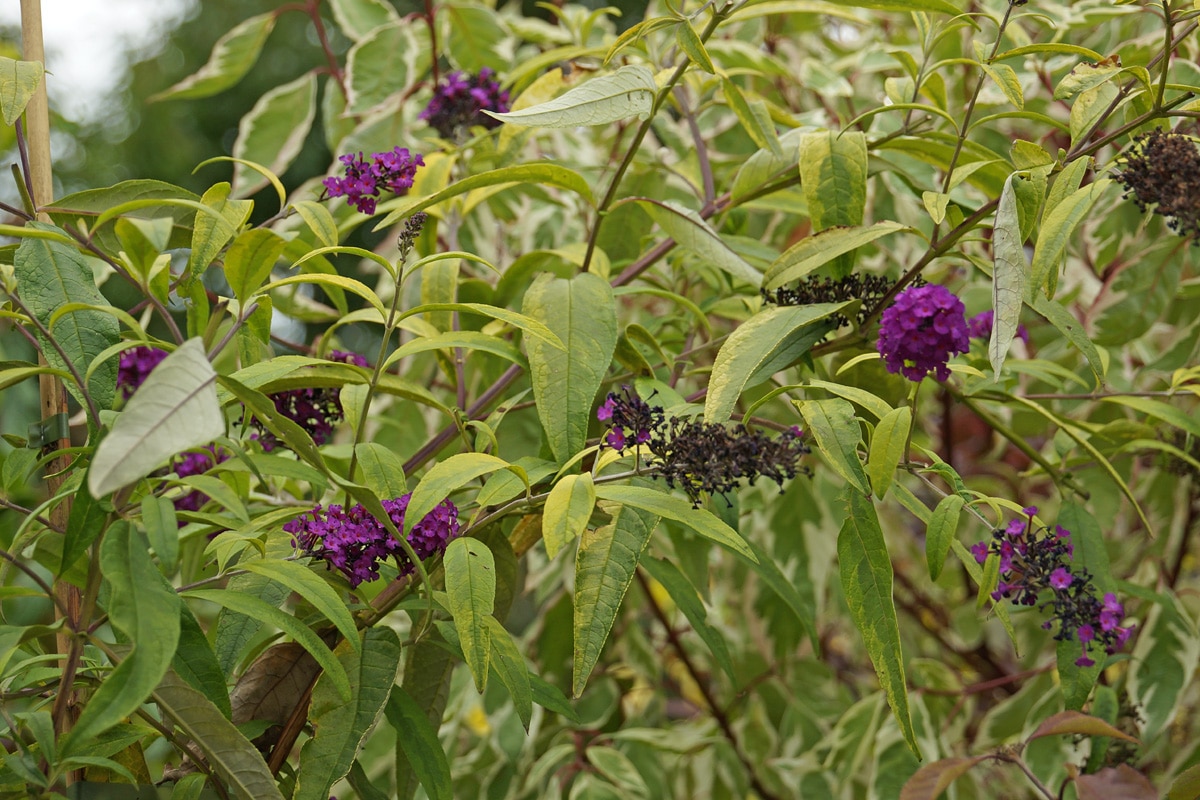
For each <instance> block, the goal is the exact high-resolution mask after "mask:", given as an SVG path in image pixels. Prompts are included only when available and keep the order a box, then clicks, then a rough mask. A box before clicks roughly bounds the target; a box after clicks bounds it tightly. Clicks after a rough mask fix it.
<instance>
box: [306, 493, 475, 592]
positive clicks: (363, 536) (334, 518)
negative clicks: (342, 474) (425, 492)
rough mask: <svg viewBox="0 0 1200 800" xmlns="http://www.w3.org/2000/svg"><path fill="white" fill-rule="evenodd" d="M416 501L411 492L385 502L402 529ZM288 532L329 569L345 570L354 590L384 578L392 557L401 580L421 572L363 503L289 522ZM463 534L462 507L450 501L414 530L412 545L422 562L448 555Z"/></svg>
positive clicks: (410, 538)
mask: <svg viewBox="0 0 1200 800" xmlns="http://www.w3.org/2000/svg"><path fill="white" fill-rule="evenodd" d="M411 497H412V493H411V492H410V493H408V494H405V495H402V496H400V497H398V498H396V499H395V500H384V501H383V503H382V505H383V508H384V510H385V511H387V513H388V517H389V518H390V519H391V521H392V522H393V523H394V524H395V526H396V528H397V529H398V530H402V529H403V528H404V512H405V510H406V509H407V508H408V501H409V499H410V498H411ZM283 529H284V530H285V531H287V532H288V533H290V534H292V543H293V544H294V545H295V546H296V547H298V548H300V549H301V550H303V551H304V552H305V553H306V554H308V555H310V556H313V557H315V558H320V559H323V560H324V561H325V562H326V565H327V567H328V568H330V569H337V570H338V571H340V572H341V573H342V574H343V575H345V576H346V579H347V580H348V581H349V582H350V586H351V587H356V586H358V585H359V584H360V583H364V582H367V581H373V580H375V579H376V578H378V577H379V564H380V562H382V561H386V560H387V559H388V558H394V559H395V560H396V565H397V567H398V568H399V570H400V574H401V575H407V574H409V573H411V572H413V571H414V570H415V569H416V567H415V566H414V565H413V563H412V561H411V560H409V558H408V554H407V553H405V551H404V548H403V547H402V546H401V545H400V544H399V543H398V542H396V541H395V540H394V539H392V537H391V535H390V534H389V533H388V531H387V528H385V527H384V526H383V524H382V523H380V522H379V520H377V519H375V517H373V516H371V514H369V513H367V511H366V509H364V508H363V507H362V506H361V505H359V504H355V505H354V506H351V507H350V508H348V509H346V508H343V507H342V506H340V505H337V504H331V505H330V506H328V507H327V508H324V509H323V508H322V507H321V506H319V505H318V506H317V507H315V508H314V509H313V510H312V511H308V512H305V513H304V514H301V515H300V516H298V517H296V518H295V519H293V520H292V521H291V522H288V523H287V524H286V525H284V526H283ZM458 531H459V522H458V508H457V507H456V506H455V505H454V503H452V502H450V500H443V501H442V502H441V503H440V504H439V505H438V506H436V507H435V508H434V509H433V510H432V511H430V512H429V513H428V514H426V515H425V518H424V519H422V520H421V521H420V522H418V523H417V524H416V525H414V526H413V529H412V530H411V531H409V534H408V543H409V545H410V546H411V547H412V549H413V552H414V553H416V555H417V558H419V559H421V560H425V559H426V558H429V557H430V556H432V555H436V554H438V553H441V552H443V551H444V550H445V549H446V545H447V544H449V543H450V540H451V539H453V538H454V537H455V536H456V535H458Z"/></svg>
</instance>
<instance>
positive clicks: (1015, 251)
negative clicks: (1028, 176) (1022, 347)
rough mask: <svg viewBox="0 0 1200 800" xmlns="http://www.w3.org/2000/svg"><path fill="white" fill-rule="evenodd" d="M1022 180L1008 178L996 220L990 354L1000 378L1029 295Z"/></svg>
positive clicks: (993, 237) (993, 236)
mask: <svg viewBox="0 0 1200 800" xmlns="http://www.w3.org/2000/svg"><path fill="white" fill-rule="evenodd" d="M1014 180H1021V178H1020V177H1019V176H1017V174H1016V173H1013V174H1012V175H1009V176H1008V180H1006V181H1005V182H1004V191H1003V192H1001V193H1000V204H999V206H997V208H996V223H995V225H994V226H993V230H992V250H993V252H994V254H995V261H996V267H995V271H994V272H993V274H992V308H993V309H994V310H995V322H994V323H993V325H992V338H991V339H990V340H989V341H988V358H989V359H990V360H991V364H992V370H993V371H994V372H995V373H996V379H997V380H999V378H1000V371H1001V370H1002V369H1003V368H1004V359H1005V358H1007V357H1008V349H1009V347H1011V346H1012V341H1013V339H1014V338H1015V337H1016V335H1017V326H1018V325H1019V324H1020V319H1021V305H1022V301H1023V300H1024V299H1025V271H1026V270H1027V269H1028V265H1027V264H1026V263H1025V245H1024V242H1023V241H1022V240H1021V232H1020V219H1019V217H1018V214H1017V195H1016V191H1015V190H1014V189H1013V181H1014Z"/></svg>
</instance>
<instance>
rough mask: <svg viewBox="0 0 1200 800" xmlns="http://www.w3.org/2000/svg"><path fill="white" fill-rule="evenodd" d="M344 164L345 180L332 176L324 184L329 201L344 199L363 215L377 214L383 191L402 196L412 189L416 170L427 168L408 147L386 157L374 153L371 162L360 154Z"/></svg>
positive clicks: (344, 159)
mask: <svg viewBox="0 0 1200 800" xmlns="http://www.w3.org/2000/svg"><path fill="white" fill-rule="evenodd" d="M338 161H340V162H342V163H343V164H345V165H346V166H345V177H342V178H339V177H336V176H333V175H331V176H329V177H328V178H326V179H325V180H324V181H323V183H324V185H325V196H326V197H345V198H346V202H347V203H349V204H350V205H352V206H354V207H355V208H356V209H358V210H359V211H361V212H362V213H364V214H374V213H375V203H376V202H377V201H378V200H379V193H380V192H381V191H383V190H384V189H387V190H388V191H389V192H392V193H393V194H395V195H397V196H399V195H404V194H407V193H408V190H409V189H411V188H412V185H413V178H414V177H415V176H416V174H417V167H423V166H425V160H424V159H423V158H422V157H421V154H420V153H416V154H412V153H409V152H408V148H406V147H395V148H392V150H390V151H389V152H386V153H375V154H373V155H372V156H371V160H370V161H369V162H368V161H367V160H366V158H364V157H363V154H362V153H361V152H359V153H357V154H353V153H347V154H346V155H344V156H339V157H338Z"/></svg>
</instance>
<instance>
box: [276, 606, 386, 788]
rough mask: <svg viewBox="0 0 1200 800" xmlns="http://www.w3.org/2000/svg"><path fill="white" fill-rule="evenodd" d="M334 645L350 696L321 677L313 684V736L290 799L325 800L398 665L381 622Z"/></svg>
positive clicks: (371, 720) (381, 705)
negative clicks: (341, 694) (336, 645)
mask: <svg viewBox="0 0 1200 800" xmlns="http://www.w3.org/2000/svg"><path fill="white" fill-rule="evenodd" d="M349 641H352V642H353V646H349V642H348V641H343V642H342V643H341V644H340V645H338V647H337V650H336V651H335V655H337V657H338V661H339V662H340V663H341V664H342V666H343V667H344V668H345V669H346V674H347V675H349V676H350V691H351V697H350V702H349V703H347V702H344V700H343V699H342V698H341V697H340V696H339V695H338V692H337V690H336V689H334V688H331V687H330V686H329V682H328V681H327V680H325V679H324V678H320V679H318V680H317V684H316V686H315V687H314V688H313V693H312V705H311V707H310V708H309V719H310V720H311V722H312V724H313V736H312V738H311V739H309V740H308V741H307V742H305V743H304V747H303V748H301V750H300V763H299V766H298V767H297V769H296V773H297V778H296V793H295V794H294V795H293V799H294V800H326V798H328V797H329V790H330V788H331V787H332V786H333V784H334V783H336V782H337V781H339V780H341V779H342V778H343V777H345V775H346V773H348V772H349V771H350V767H351V766H352V765H353V764H354V759H355V758H356V757H357V755H358V752H359V750H361V749H362V746H363V744H364V743H365V742H366V740H367V735H368V734H369V733H370V732H371V729H372V728H374V727H375V723H376V722H377V721H378V719H379V717H380V715H381V714H382V713H383V709H384V706H385V705H386V704H387V702H388V697H389V695H390V694H391V691H392V686H393V684H394V683H395V681H396V669H397V668H398V667H399V665H400V639H399V637H398V636H397V635H396V633H395V631H393V630H392V629H391V628H387V627H373V628H367V629H366V630H365V631H363V634H362V641H361V642H360V641H359V640H358V634H357V633H356V634H355V636H354V639H353V640H349Z"/></svg>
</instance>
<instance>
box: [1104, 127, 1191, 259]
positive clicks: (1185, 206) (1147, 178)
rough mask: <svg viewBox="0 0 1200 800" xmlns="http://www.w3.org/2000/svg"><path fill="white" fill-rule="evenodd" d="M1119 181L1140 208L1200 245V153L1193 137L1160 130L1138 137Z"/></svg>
mask: <svg viewBox="0 0 1200 800" xmlns="http://www.w3.org/2000/svg"><path fill="white" fill-rule="evenodd" d="M1117 180H1118V181H1120V182H1121V183H1123V184H1124V185H1125V197H1129V196H1130V195H1133V200H1134V202H1135V203H1137V206H1138V208H1140V209H1141V210H1142V211H1146V210H1147V209H1152V210H1153V211H1154V213H1155V214H1159V215H1161V216H1163V217H1166V218H1167V225H1168V227H1170V228H1171V230H1173V231H1175V232H1176V233H1178V234H1179V235H1180V236H1183V237H1185V238H1188V237H1190V238H1191V239H1192V243H1193V244H1200V150H1198V149H1197V148H1196V143H1195V142H1194V141H1192V139H1191V138H1190V137H1187V136H1184V135H1183V134H1181V133H1166V132H1163V131H1161V130H1153V131H1150V132H1149V133H1143V134H1141V135H1140V136H1137V137H1135V138H1134V140H1133V146H1132V147H1131V148H1130V151H1129V153H1128V155H1127V156H1126V161H1125V169H1124V170H1123V171H1122V172H1120V173H1119V174H1118V175H1117Z"/></svg>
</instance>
